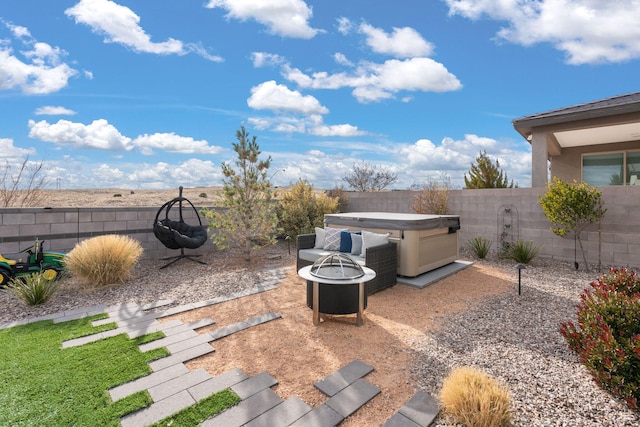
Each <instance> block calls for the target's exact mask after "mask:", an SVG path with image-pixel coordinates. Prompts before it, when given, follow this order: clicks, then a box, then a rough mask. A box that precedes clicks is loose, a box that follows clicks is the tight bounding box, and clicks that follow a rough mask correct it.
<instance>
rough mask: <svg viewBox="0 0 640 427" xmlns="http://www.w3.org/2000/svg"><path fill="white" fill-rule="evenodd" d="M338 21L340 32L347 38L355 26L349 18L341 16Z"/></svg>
mask: <svg viewBox="0 0 640 427" xmlns="http://www.w3.org/2000/svg"><path fill="white" fill-rule="evenodd" d="M337 21H338V22H337V27H338V32H339V33H340V34H342V35H343V36H346V35H347V34H349V33H350V32H351V30H353V24H352V23H351V20H350V19H349V18H345V17H344V16H341V17H340V18H338V19H337Z"/></svg>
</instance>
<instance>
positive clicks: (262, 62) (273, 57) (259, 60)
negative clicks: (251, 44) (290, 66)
mask: <svg viewBox="0 0 640 427" xmlns="http://www.w3.org/2000/svg"><path fill="white" fill-rule="evenodd" d="M251 60H252V61H253V66H254V67H256V68H262V67H273V66H277V65H281V64H285V63H286V62H287V61H286V59H285V58H284V57H282V56H280V55H278V54H275V53H267V52H253V53H252V54H251Z"/></svg>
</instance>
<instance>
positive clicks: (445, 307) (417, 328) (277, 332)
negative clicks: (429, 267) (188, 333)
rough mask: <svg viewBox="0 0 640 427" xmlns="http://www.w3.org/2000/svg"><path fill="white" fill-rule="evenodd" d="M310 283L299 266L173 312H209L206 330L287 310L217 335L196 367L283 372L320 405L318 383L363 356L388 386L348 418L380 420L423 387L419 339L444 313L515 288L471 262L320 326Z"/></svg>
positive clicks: (348, 423)
mask: <svg viewBox="0 0 640 427" xmlns="http://www.w3.org/2000/svg"><path fill="white" fill-rule="evenodd" d="M305 283H306V282H305V281H304V280H303V279H301V278H300V277H298V276H297V274H296V272H295V269H294V268H292V269H291V270H290V271H289V273H288V275H287V277H286V279H285V280H284V281H283V282H282V283H280V284H279V286H278V288H277V289H276V290H271V291H267V292H263V293H260V294H258V295H253V296H249V297H244V298H240V299H236V300H233V301H229V302H225V303H222V304H218V305H214V306H211V307H207V308H203V309H199V310H194V311H190V312H187V313H184V314H182V315H178V316H174V317H173V318H176V317H177V318H180V319H181V320H183V321H184V322H187V321H193V320H197V319H201V318H204V317H210V318H212V319H213V320H214V321H215V322H216V323H215V325H213V326H210V327H208V328H206V329H202V330H201V331H208V330H214V329H217V328H220V327H223V326H226V325H229V324H233V323H236V322H239V321H242V320H245V319H247V318H249V317H253V316H257V315H260V314H264V313H267V312H271V311H273V312H276V313H279V314H280V315H282V318H281V319H278V320H274V321H271V322H269V323H266V324H262V325H259V326H255V327H252V328H250V329H248V330H245V331H242V332H239V333H235V334H232V335H230V336H229V337H226V338H223V339H221V340H219V341H215V342H213V343H212V345H213V347H214V348H215V352H214V353H213V354H211V355H208V356H205V357H201V358H199V359H196V360H194V361H191V362H189V363H188V366H189V368H190V369H191V370H194V369H197V368H200V367H204V368H205V369H207V371H208V372H209V373H210V374H211V375H218V374H221V373H223V372H225V371H228V370H230V369H233V368H241V369H243V370H244V371H245V372H246V373H247V374H249V375H256V374H259V373H261V372H263V371H266V372H267V373H269V374H270V375H272V376H273V377H275V378H276V379H277V380H278V382H279V384H278V385H277V386H276V387H275V388H274V390H275V391H276V392H277V393H278V394H279V395H280V396H281V397H282V398H283V399H287V398H289V397H291V396H298V397H299V398H301V399H302V400H303V401H305V402H306V403H307V404H309V405H310V406H312V407H316V406H318V405H320V404H321V403H323V402H324V401H325V400H326V397H324V396H323V395H322V394H321V393H320V392H319V391H318V390H316V389H315V388H314V387H313V383H314V382H315V381H317V380H319V379H321V378H323V377H325V376H326V375H328V374H330V373H332V372H334V371H335V370H337V369H339V368H340V367H342V366H344V365H346V364H347V363H349V362H351V361H352V360H354V359H359V360H362V361H363V362H365V363H367V364H369V365H371V366H373V367H374V369H375V370H374V372H372V373H371V374H369V375H368V376H367V377H366V379H367V380H368V381H370V382H371V383H373V384H375V385H376V386H377V387H378V388H379V389H380V390H381V394H379V395H378V396H376V397H375V398H374V399H373V400H371V401H370V402H369V403H368V404H367V405H365V407H364V408H361V409H360V410H358V411H357V412H356V413H355V414H353V415H352V416H350V417H349V418H348V419H347V420H345V421H344V422H343V423H342V424H341V426H345V427H354V426H365V425H380V424H382V423H383V422H385V421H386V420H387V419H388V418H390V417H391V416H392V415H393V414H394V413H395V412H397V411H398V409H399V408H400V407H402V406H403V405H404V404H405V403H406V402H407V400H408V399H409V398H411V396H412V395H413V394H414V393H415V392H416V391H417V387H416V385H415V382H414V381H413V380H412V378H411V372H410V368H411V365H412V357H413V351H412V342H414V341H416V340H418V339H420V337H421V336H423V335H424V334H429V333H430V332H431V331H435V330H437V328H438V327H439V322H440V321H441V319H442V318H443V317H444V316H445V315H450V314H453V313H456V312H459V311H461V310H464V309H466V308H468V307H472V306H473V305H474V304H476V303H478V302H480V301H482V300H483V299H485V298H487V297H489V296H492V295H496V294H500V293H504V292H507V291H508V290H509V289H512V288H513V281H512V278H510V277H508V276H506V275H505V273H504V272H502V271H501V270H498V269H494V268H492V267H488V266H482V265H472V266H471V267H469V268H467V269H465V270H463V271H461V272H459V273H457V274H455V275H453V276H450V277H448V278H446V279H443V280H441V281H439V282H437V283H435V284H433V285H431V286H428V287H426V288H425V289H422V290H418V289H414V288H410V287H407V286H404V285H396V286H394V287H392V288H390V289H386V290H384V291H382V292H379V293H377V294H374V295H371V296H369V299H368V307H367V309H366V310H365V313H364V319H365V321H364V325H362V326H360V327H358V326H356V325H355V315H346V316H326V318H325V319H323V321H322V323H321V324H320V325H319V326H314V325H313V323H312V312H311V309H309V308H308V307H307V306H306V286H305ZM168 319H169V318H167V320H168Z"/></svg>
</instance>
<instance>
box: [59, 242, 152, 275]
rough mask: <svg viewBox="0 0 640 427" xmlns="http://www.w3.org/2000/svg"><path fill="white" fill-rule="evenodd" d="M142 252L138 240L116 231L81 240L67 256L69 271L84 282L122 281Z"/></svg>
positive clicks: (129, 273) (66, 261) (66, 263)
mask: <svg viewBox="0 0 640 427" xmlns="http://www.w3.org/2000/svg"><path fill="white" fill-rule="evenodd" d="M140 255H142V247H141V246H140V243H138V241H136V240H134V239H132V238H130V237H128V236H119V235H115V234H108V235H104V236H97V237H93V238H91V239H87V240H84V241H82V242H80V243H78V244H77V245H76V246H75V248H73V250H72V251H71V252H69V253H68V254H67V256H66V258H65V265H66V266H67V268H68V270H69V272H70V273H71V274H73V275H76V276H78V277H80V278H81V279H82V281H83V282H84V285H86V286H88V287H92V286H105V285H109V284H114V283H123V282H125V281H126V280H127V279H128V278H129V277H130V275H131V270H132V268H133V267H134V266H135V264H136V263H137V262H138V259H139V258H140Z"/></svg>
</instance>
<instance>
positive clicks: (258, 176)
mask: <svg viewBox="0 0 640 427" xmlns="http://www.w3.org/2000/svg"><path fill="white" fill-rule="evenodd" d="M236 138H237V139H238V142H234V143H233V150H234V151H235V152H236V153H237V155H238V158H237V160H236V161H235V166H236V169H234V168H233V167H232V165H231V164H230V163H229V162H223V163H222V166H221V167H222V173H223V175H224V179H223V180H222V181H223V188H222V207H223V208H226V209H222V210H217V209H216V210H213V209H203V210H202V214H203V216H204V217H205V218H207V219H208V220H209V228H210V229H212V230H214V232H213V234H212V237H211V238H212V240H213V241H214V243H215V244H216V245H217V247H218V248H220V249H224V248H228V247H233V248H237V249H240V250H241V251H242V253H243V255H244V259H245V261H247V262H250V261H251V249H252V248H254V247H259V246H260V245H266V244H273V243H275V235H276V233H277V227H278V217H277V215H276V210H275V203H273V201H272V197H273V194H272V190H271V182H270V181H269V180H268V179H267V173H268V171H269V166H270V165H271V157H270V156H269V157H268V158H267V159H266V160H260V159H259V156H260V153H261V152H260V147H259V146H258V143H257V142H256V137H255V136H254V137H253V138H251V139H249V134H248V133H247V132H246V130H245V129H244V126H243V127H241V128H240V130H238V131H237V132H236Z"/></svg>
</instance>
